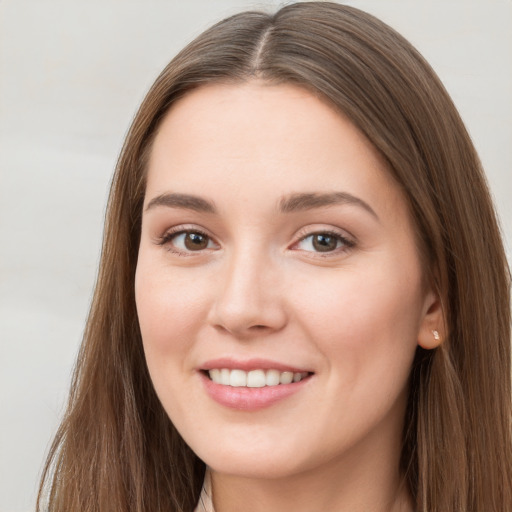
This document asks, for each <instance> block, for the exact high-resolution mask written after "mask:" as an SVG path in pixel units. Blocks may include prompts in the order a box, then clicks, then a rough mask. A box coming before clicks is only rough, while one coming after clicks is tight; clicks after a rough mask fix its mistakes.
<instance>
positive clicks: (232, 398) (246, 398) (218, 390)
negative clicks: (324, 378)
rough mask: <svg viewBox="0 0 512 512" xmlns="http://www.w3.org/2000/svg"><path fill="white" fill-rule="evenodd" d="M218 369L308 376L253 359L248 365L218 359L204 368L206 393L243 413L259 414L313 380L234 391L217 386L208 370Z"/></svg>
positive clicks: (285, 366)
mask: <svg viewBox="0 0 512 512" xmlns="http://www.w3.org/2000/svg"><path fill="white" fill-rule="evenodd" d="M215 368H219V369H222V368H227V369H230V370H234V369H239V370H244V371H251V370H257V369H260V370H278V371H280V372H294V373H298V372H305V371H307V370H303V369H300V368H295V367H293V366H288V365H284V364H280V363H276V362H275V361H269V360H265V359H251V360H248V361H234V360H232V359H228V358H226V359H215V360H212V361H208V362H206V363H205V364H203V365H201V368H200V370H201V371H199V372H198V374H199V376H200V378H201V380H202V382H203V385H204V388H205V390H206V393H207V394H208V395H209V396H210V398H212V399H213V400H215V401H216V402H217V403H219V404H220V405H223V406H224V407H228V408H230V409H235V410H239V411H257V410H260V409H263V408H265V407H270V406H271V405H273V404H275V403H276V402H279V401H280V400H284V399H285V398H287V397H289V396H291V395H293V394H295V393H297V392H298V391H300V390H301V389H303V387H304V386H305V385H307V384H308V382H309V381H310V379H311V376H309V377H307V378H305V379H303V380H301V381H300V382H292V383H291V384H279V385H278V386H264V387H262V388H247V387H232V386H225V385H222V384H217V383H215V382H213V381H212V380H211V379H210V378H209V377H208V376H207V375H206V373H205V370H212V369H215Z"/></svg>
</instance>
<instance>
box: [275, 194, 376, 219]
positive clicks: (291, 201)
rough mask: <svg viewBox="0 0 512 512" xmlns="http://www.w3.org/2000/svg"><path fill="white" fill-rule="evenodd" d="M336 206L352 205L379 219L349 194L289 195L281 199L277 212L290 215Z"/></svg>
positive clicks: (373, 211) (366, 204)
mask: <svg viewBox="0 0 512 512" xmlns="http://www.w3.org/2000/svg"><path fill="white" fill-rule="evenodd" d="M338 204H353V205H355V206H359V207H361V208H363V209H364V210H366V211H367V212H368V213H370V214H371V215H373V216H374V217H375V218H376V219H377V220H378V219H379V216H378V215H377V214H376V213H375V210H374V209H373V208H372V207H371V206H370V205H369V204H368V203H366V202H365V201H363V200H362V199H360V198H359V197H356V196H353V195H352V194H349V193H348V192H310V193H295V194H290V195H288V196H286V197H283V198H282V199H281V201H280V202H279V210H280V211H281V212H283V213H291V212H297V211H304V210H313V209H315V208H322V207H325V206H334V205H338Z"/></svg>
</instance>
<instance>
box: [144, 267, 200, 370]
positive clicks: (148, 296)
mask: <svg viewBox="0 0 512 512" xmlns="http://www.w3.org/2000/svg"><path fill="white" fill-rule="evenodd" d="M200 282H201V279H199V277H198V276H195V275H194V274H193V273H191V272H178V273H176V272H170V271H169V269H167V268H165V266H162V265H161V264H159V263H158V262H156V263H152V262H151V261H145V260H144V259H141V260H139V264H138V266H137V272H136V275H135V300H136V304H137V314H138V319H139V325H140V329H141V334H142V340H143V344H144V350H145V352H146V357H147V359H148V364H150V363H151V359H152V356H153V355H155V356H159V355H163V354H165V353H168V354H174V353H176V354H177V353H180V352H182V351H184V350H186V349H187V347H188V346H189V345H190V339H191V336H192V334H193V333H194V332H196V331H197V330H198V329H199V328H200V322H199V319H200V318H204V314H205V306H204V304H205V290H204V288H203V287H202V286H200Z"/></svg>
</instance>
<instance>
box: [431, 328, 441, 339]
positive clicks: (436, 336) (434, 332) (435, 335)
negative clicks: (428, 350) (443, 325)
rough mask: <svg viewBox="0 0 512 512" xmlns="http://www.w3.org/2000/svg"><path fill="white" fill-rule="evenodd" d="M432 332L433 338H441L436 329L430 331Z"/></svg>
mask: <svg viewBox="0 0 512 512" xmlns="http://www.w3.org/2000/svg"><path fill="white" fill-rule="evenodd" d="M432 334H433V335H434V339H435V340H436V341H439V340H440V339H441V337H440V336H439V332H438V331H435V330H434V331H432Z"/></svg>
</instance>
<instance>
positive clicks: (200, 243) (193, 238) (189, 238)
mask: <svg viewBox="0 0 512 512" xmlns="http://www.w3.org/2000/svg"><path fill="white" fill-rule="evenodd" d="M183 237H184V240H183V243H184V245H185V248H186V249H188V250H189V251H201V250H202V249H206V248H207V247H208V241H209V239H208V237H207V236H205V235H203V234H201V233H195V232H188V233H183Z"/></svg>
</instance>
